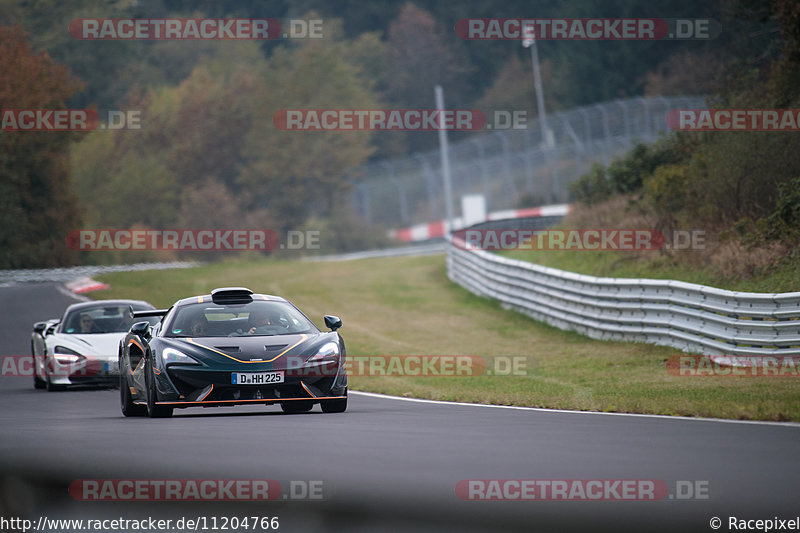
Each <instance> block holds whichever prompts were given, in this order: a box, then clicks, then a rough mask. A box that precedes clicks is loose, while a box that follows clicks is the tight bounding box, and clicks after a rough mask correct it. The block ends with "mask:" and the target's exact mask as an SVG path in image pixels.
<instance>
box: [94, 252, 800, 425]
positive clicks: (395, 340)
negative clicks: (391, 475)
mask: <svg viewBox="0 0 800 533" xmlns="http://www.w3.org/2000/svg"><path fill="white" fill-rule="evenodd" d="M574 255H578V254H574ZM100 279H102V280H103V281H105V282H107V283H109V284H110V285H111V289H110V290H108V291H103V292H98V293H94V295H93V296H94V297H96V298H115V297H125V298H141V299H145V300H148V301H150V302H151V303H152V304H154V305H156V306H157V307H166V306H169V305H171V304H172V303H173V302H174V301H175V300H177V299H179V298H183V297H186V296H190V295H196V294H207V293H208V292H209V291H210V290H211V289H213V288H216V287H222V286H239V285H242V286H246V287H250V288H251V289H253V290H255V291H258V292H264V293H271V294H279V295H282V296H285V297H287V298H289V299H290V300H292V301H293V302H294V303H295V304H297V306H298V307H300V308H301V309H302V310H303V311H304V312H305V313H306V314H307V315H309V317H310V318H311V319H312V320H314V321H315V322H316V323H317V325H318V326H320V327H322V315H324V314H336V315H339V316H340V317H341V318H342V320H343V322H344V327H343V328H342V330H341V333H342V335H343V336H344V338H345V340H346V342H347V350H348V353H349V354H352V355H476V356H483V357H485V358H486V359H487V365H488V366H489V367H490V368H491V367H492V366H493V364H494V363H493V359H492V358H494V357H496V356H525V358H526V363H527V368H526V371H527V372H526V375H521V376H489V375H483V376H476V377H436V378H432V377H431V378H425V377H416V378H410V377H354V378H353V379H352V380H351V388H352V389H354V390H367V391H373V392H381V393H387V394H395V395H401V396H413V397H419V398H431V399H441V400H455V401H468V402H482V403H492V404H502V405H523V406H536V407H551V408H560V409H578V410H592V411H613V412H632V413H657V414H668V415H683V416H706V417H724V418H741V419H765V420H794V421H800V402H798V401H797V398H798V396H799V393H800V380H798V379H797V378H760V379H759V378H741V377H737V378H730V377H729V378H726V377H697V378H686V377H677V376H672V375H670V374H669V373H668V372H667V371H666V368H665V361H666V359H667V358H668V357H669V356H671V355H677V354H679V353H681V352H678V351H676V350H674V349H670V348H666V347H659V346H652V345H647V344H638V343H623V342H602V341H596V340H592V339H589V338H587V337H584V336H582V335H579V334H577V333H573V332H565V331H561V330H559V329H556V328H553V327H550V326H547V325H544V324H542V323H539V322H536V321H534V320H532V319H529V318H528V317H526V316H524V315H522V314H519V313H517V312H513V311H509V310H505V309H503V308H501V307H500V305H499V304H498V303H496V302H494V301H492V300H489V299H485V298H479V297H477V296H474V295H473V294H471V293H469V292H468V291H466V290H465V289H462V288H461V287H459V286H457V285H455V284H453V283H452V282H450V281H449V280H448V279H447V276H446V271H445V265H444V257H443V256H441V255H439V256H428V257H411V258H387V259H368V260H360V261H344V262H330V263H311V262H309V263H304V262H288V261H274V260H259V261H239V262H224V263H217V264H210V265H205V266H201V267H197V268H193V269H187V270H164V271H143V272H128V273H115V274H108V275H104V276H101V277H100Z"/></svg>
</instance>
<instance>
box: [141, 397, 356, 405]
mask: <svg viewBox="0 0 800 533" xmlns="http://www.w3.org/2000/svg"><path fill="white" fill-rule="evenodd" d="M345 398H347V396H317V397H315V398H314V399H315V400H343V399H345ZM309 399H310V398H264V399H261V400H208V401H200V400H196V401H192V402H156V404H157V405H192V404H204V403H209V404H211V403H251V402H257V403H265V402H289V401H302V400H309Z"/></svg>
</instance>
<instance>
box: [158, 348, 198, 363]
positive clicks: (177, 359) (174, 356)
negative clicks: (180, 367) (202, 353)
mask: <svg viewBox="0 0 800 533" xmlns="http://www.w3.org/2000/svg"><path fill="white" fill-rule="evenodd" d="M161 360H162V361H163V362H164V364H165V365H166V364H168V363H185V364H190V365H199V364H200V363H198V362H197V361H196V360H195V359H193V358H191V357H189V356H188V355H186V354H185V353H183V352H179V351H178V350H176V349H175V348H164V351H162V352H161Z"/></svg>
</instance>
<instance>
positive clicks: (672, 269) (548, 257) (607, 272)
mask: <svg viewBox="0 0 800 533" xmlns="http://www.w3.org/2000/svg"><path fill="white" fill-rule="evenodd" d="M683 253H684V254H691V253H692V252H688V251H687V252H683ZM500 254H501V255H504V256H506V257H510V258H513V259H520V260H522V261H529V262H531V263H536V264H539V265H542V266H547V267H551V268H558V269H561V270H568V271H571V272H577V273H579V274H587V275H590V276H600V277H609V278H647V279H675V280H680V281H686V282H689V283H697V284H699V285H708V286H711V287H718V288H722V289H728V290H732V291H745V292H796V291H800V282H798V280H800V254H795V255H798V257H796V258H791V257H787V258H784V259H783V260H782V261H781V262H780V264H779V265H778V267H777V268H769V269H763V270H761V271H758V272H754V273H753V275H752V276H749V277H747V278H731V277H726V276H724V275H723V274H721V273H720V272H718V271H717V270H716V269H713V268H711V267H708V266H705V267H698V266H697V265H695V264H693V263H692V262H690V261H681V260H680V259H681V258H680V257H679V258H678V259H679V260H678V261H676V260H674V259H672V258H669V257H667V256H664V255H660V254H659V253H658V252H652V257H651V258H649V259H645V260H643V259H642V257H641V255H640V256H639V257H634V256H633V255H631V254H630V253H626V252H618V251H593V250H581V251H572V250H514V251H508V252H500Z"/></svg>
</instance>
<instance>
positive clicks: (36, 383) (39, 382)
mask: <svg viewBox="0 0 800 533" xmlns="http://www.w3.org/2000/svg"><path fill="white" fill-rule="evenodd" d="M31 356H32V357H33V388H34V389H43V388H45V387H46V386H47V383H45V382H44V380H43V379H42V378H40V377H39V364H38V362H37V361H36V350H35V349H34V348H33V341H31Z"/></svg>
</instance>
